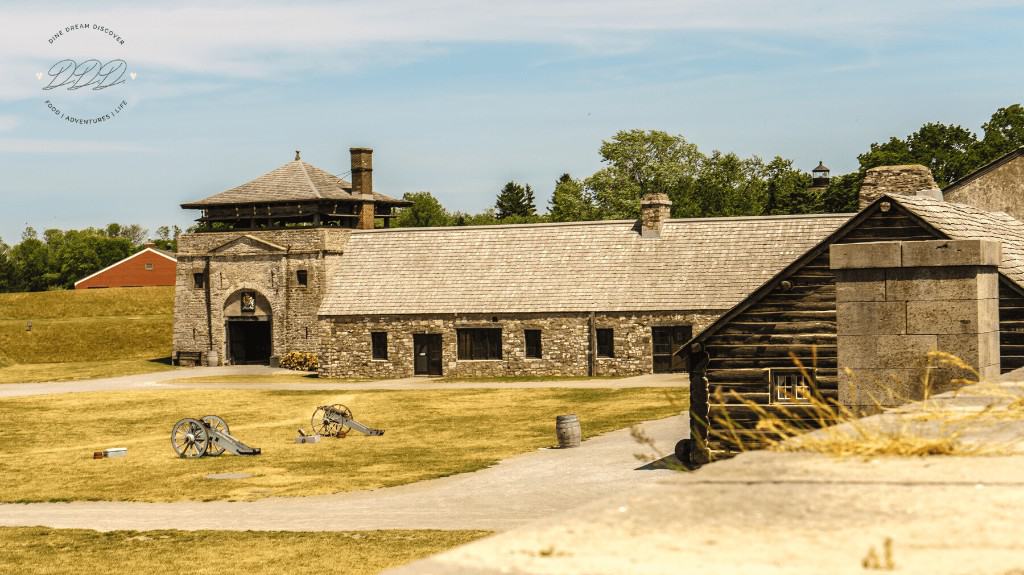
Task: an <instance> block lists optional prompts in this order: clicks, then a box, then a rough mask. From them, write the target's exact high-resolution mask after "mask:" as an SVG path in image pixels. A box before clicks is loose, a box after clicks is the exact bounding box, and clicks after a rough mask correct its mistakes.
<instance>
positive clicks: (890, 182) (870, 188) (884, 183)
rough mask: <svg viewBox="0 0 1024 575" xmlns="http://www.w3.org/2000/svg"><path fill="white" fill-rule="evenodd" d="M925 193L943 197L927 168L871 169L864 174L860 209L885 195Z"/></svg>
mask: <svg viewBox="0 0 1024 575" xmlns="http://www.w3.org/2000/svg"><path fill="white" fill-rule="evenodd" d="M933 190H934V192H932V191H933ZM925 191H928V192H929V195H938V196H939V197H941V192H939V191H938V185H936V183H935V179H934V178H932V171H931V170H929V169H928V168H927V167H925V166H922V165H920V164H907V165H903V166H879V167H877V168H871V169H870V170H868V171H867V173H866V174H864V181H863V182H862V183H861V185H860V207H859V209H862V210H863V209H864V208H865V207H867V205H868V204H870V203H871V202H873V201H875V200H877V199H878V198H880V197H881V196H882V195H884V194H896V195H904V196H914V195H917V194H918V193H920V192H925Z"/></svg>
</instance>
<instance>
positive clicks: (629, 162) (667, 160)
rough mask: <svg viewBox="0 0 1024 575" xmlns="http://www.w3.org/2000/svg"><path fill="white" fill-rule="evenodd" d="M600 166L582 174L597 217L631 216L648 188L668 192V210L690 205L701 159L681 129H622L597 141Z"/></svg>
mask: <svg viewBox="0 0 1024 575" xmlns="http://www.w3.org/2000/svg"><path fill="white" fill-rule="evenodd" d="M600 153H601V160H602V162H603V163H604V164H605V167H604V168H601V169H600V170H598V171H597V172H596V173H595V174H594V175H592V176H590V177H589V178H587V179H586V180H585V181H584V183H585V185H586V187H587V189H588V190H590V192H591V194H592V196H593V198H594V204H595V206H596V210H597V213H596V216H597V217H598V218H599V219H632V218H636V217H638V216H639V214H640V198H641V197H642V196H643V195H644V194H647V193H664V194H668V196H669V198H670V199H671V200H672V202H673V206H672V213H673V215H677V216H680V215H689V214H692V213H693V212H694V211H695V206H694V205H693V204H694V201H693V195H694V192H695V189H694V185H695V180H696V177H697V172H698V170H699V167H700V163H701V160H702V159H703V156H702V154H701V153H700V150H698V149H697V146H695V145H694V144H691V143H689V142H687V141H686V138H684V137H683V136H681V135H676V136H673V135H670V134H668V133H666V132H661V131H658V130H650V131H645V130H624V131H620V132H618V133H616V134H615V136H614V137H612V139H611V140H606V141H604V142H602V144H601V150H600Z"/></svg>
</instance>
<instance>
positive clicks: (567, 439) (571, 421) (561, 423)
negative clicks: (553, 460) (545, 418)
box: [555, 413, 581, 448]
mask: <svg viewBox="0 0 1024 575" xmlns="http://www.w3.org/2000/svg"><path fill="white" fill-rule="evenodd" d="M555 435H557V436H558V446H559V447H563V448H565V447H579V446H580V439H581V432H580V418H578V417H576V414H575V413H571V414H569V415H559V416H558V417H556V418H555Z"/></svg>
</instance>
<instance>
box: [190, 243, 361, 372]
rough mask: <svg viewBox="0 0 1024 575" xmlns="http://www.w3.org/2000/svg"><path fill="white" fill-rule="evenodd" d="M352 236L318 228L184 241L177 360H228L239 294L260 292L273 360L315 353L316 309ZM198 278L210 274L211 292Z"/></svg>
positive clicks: (220, 361) (217, 361) (317, 339)
mask: <svg viewBox="0 0 1024 575" xmlns="http://www.w3.org/2000/svg"><path fill="white" fill-rule="evenodd" d="M349 233H350V232H349V231H348V230H343V229H329V228H317V229H291V230H289V229H284V230H265V231H246V232H205V233H194V234H185V235H183V236H181V237H180V238H179V239H178V254H177V257H178V266H177V278H176V285H175V305H174V335H173V338H174V357H175V358H177V356H178V353H179V352H198V353H201V354H202V358H203V362H204V363H209V362H210V361H209V360H211V359H212V360H213V362H214V363H217V364H220V363H226V362H227V361H229V355H228V348H227V330H226V315H225V310H226V309H227V308H228V307H229V306H230V303H231V301H233V300H232V298H236V297H237V294H238V292H240V291H242V290H251V291H255V292H257V293H259V294H260V295H262V296H263V297H264V298H266V300H267V302H268V303H269V306H270V321H271V333H272V352H271V353H272V355H273V356H280V355H282V354H284V353H287V352H290V351H307V352H315V351H317V349H318V348H319V331H318V330H319V323H318V319H317V315H316V314H317V310H318V308H319V307H320V301H321V300H322V299H323V295H324V293H326V290H327V282H328V278H329V277H330V275H329V273H330V270H331V269H334V268H336V267H337V258H338V257H339V256H340V253H341V251H342V250H343V248H344V245H345V242H346V240H347V238H348V235H349ZM303 269H304V270H306V271H307V278H308V279H307V285H306V286H301V285H299V283H298V278H297V274H296V272H297V271H298V270H303ZM194 273H206V274H208V275H207V282H208V286H209V287H208V289H207V288H203V289H196V288H195V287H194V282H193V274H194ZM228 313H230V312H228ZM211 352H212V353H211Z"/></svg>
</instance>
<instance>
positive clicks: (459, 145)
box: [0, 0, 1024, 242]
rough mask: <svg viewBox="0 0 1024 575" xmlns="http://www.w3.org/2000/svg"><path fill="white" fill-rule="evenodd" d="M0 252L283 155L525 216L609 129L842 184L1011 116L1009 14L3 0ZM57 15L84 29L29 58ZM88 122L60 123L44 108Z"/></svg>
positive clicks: (453, 2) (584, 168) (882, 5)
mask: <svg viewBox="0 0 1024 575" xmlns="http://www.w3.org/2000/svg"><path fill="white" fill-rule="evenodd" d="M0 20H2V21H3V23H4V30H5V33H4V34H3V37H2V38H0V74H2V77H3V78H4V82H3V83H0V197H2V202H3V203H2V209H0V238H3V239H4V240H6V241H8V242H13V241H17V239H18V238H19V236H20V234H21V230H22V228H23V227H24V226H25V225H26V224H29V225H32V226H34V227H36V228H37V229H40V230H42V229H45V228H48V227H84V226H88V225H103V224H105V223H107V222H111V221H119V222H124V223H140V224H142V225H144V226H146V227H148V228H150V229H155V228H156V227H157V226H159V225H162V224H178V225H181V226H183V227H184V226H185V225H187V224H188V223H189V221H190V218H191V217H193V215H192V214H189V213H187V212H184V211H183V210H181V209H180V208H178V204H180V203H181V202H183V201H186V200H190V199H197V198H201V197H204V196H207V195H210V194H213V193H216V192H220V191H222V190H224V189H227V188H230V187H232V186H235V185H237V184H240V183H243V182H245V181H247V180H249V179H252V178H254V177H256V176H258V175H260V174H262V173H264V172H266V171H269V170H271V169H273V168H275V167H277V166H278V165H280V164H282V163H284V162H286V161H288V160H290V159H291V158H292V156H293V154H294V150H295V149H301V150H302V153H303V158H304V159H306V160H307V161H309V162H311V163H313V164H315V165H317V166H320V167H322V168H325V169H327V170H330V171H332V172H334V173H338V174H341V173H344V172H346V171H347V170H348V151H347V150H348V147H349V146H371V147H373V148H374V149H375V172H374V175H375V187H376V188H377V189H378V190H379V191H382V192H384V193H388V194H391V195H395V196H400V195H401V194H402V193H404V192H411V191H419V190H428V191H430V192H432V193H434V194H435V195H436V196H437V197H438V198H440V199H441V200H442V202H443V203H444V204H445V205H446V206H447V207H449V208H451V209H462V210H471V211H477V210H481V209H484V208H485V207H487V206H489V205H491V204H492V203H493V201H494V195H495V193H496V191H497V190H498V189H499V188H500V187H501V185H502V184H503V183H504V182H506V181H508V180H509V179H516V180H520V181H523V182H527V183H530V184H531V185H532V186H533V187H534V188H535V189H536V190H537V193H538V199H539V200H540V201H539V203H540V204H542V205H543V204H546V201H547V198H548V196H549V194H550V191H551V188H552V186H553V183H554V181H555V179H556V178H557V177H558V176H559V175H560V174H561V173H563V172H570V173H572V174H573V175H575V176H585V175H589V174H590V173H592V172H593V171H594V170H596V169H597V168H599V167H600V158H599V156H598V153H597V150H598V147H599V146H600V143H601V141H602V140H603V139H607V138H609V137H611V136H612V135H613V134H614V133H615V132H616V131H617V130H621V129H631V128H645V129H660V130H665V131H669V132H672V133H680V134H683V135H684V136H685V137H686V138H687V139H689V140H690V141H692V142H694V143H696V144H697V145H698V146H700V148H701V149H702V150H705V151H710V150H712V149H721V150H726V151H735V152H737V153H740V154H742V155H750V154H757V155H760V156H762V157H771V156H774V155H776V154H778V155H782V156H785V157H789V158H792V159H794V160H795V161H796V162H797V164H798V165H799V166H801V167H803V168H804V169H808V170H809V169H810V168H812V167H813V166H814V165H816V163H817V162H818V160H824V161H825V163H826V164H828V165H829V166H830V167H832V169H833V171H834V172H835V173H842V172H845V171H849V170H851V169H854V168H855V166H856V156H857V154H858V153H860V152H862V151H864V150H865V149H866V148H867V146H868V145H869V144H870V143H871V142H875V141H881V140H884V139H887V138H888V137H889V136H891V135H898V136H903V135H905V134H906V133H908V132H910V131H913V130H914V129H916V128H917V127H918V126H920V125H921V124H922V123H924V122H927V121H941V122H946V123H956V124H961V125H963V126H965V127H968V128H970V129H973V130H978V129H979V128H980V125H981V123H982V122H984V121H985V120H986V119H987V118H988V116H989V115H990V114H991V113H992V112H993V111H994V110H995V109H996V108H998V107H1000V106H1005V105H1008V104H1011V103H1015V102H1022V101H1024V94H1022V92H1024V75H1022V73H1021V69H1020V65H1019V60H1020V55H1021V54H1022V52H1024V50H1022V48H1024V39H1022V38H1024V35H1021V34H1020V32H1019V31H1020V29H1021V27H1022V24H1024V9H1022V6H1021V2H1010V1H1004V2H986V1H979V2H971V3H964V2H945V1H930V2H923V1H922V2H918V1H904V2H877V1H873V0H865V1H858V2H821V1H817V2H812V1H791V2H777V1H769V0H760V1H758V0H745V1H738V0H718V1H710V0H708V1H700V2H693V1H685V0H676V1H664V2H661V1H654V0H646V1H643V0H642V1H638V2H622V1H607V0H590V1H587V2H583V1H573V2H559V1H555V0H548V1H540V0H536V1H534V0H530V1H524V2H515V3H510V2H500V3H499V2H486V1H483V0H477V1H461V0H450V1H444V2H422V1H421V2H415V1H412V0H398V1H394V2H386V1H381V0H372V1H371V0H365V1H356V2H309V1H302V0H300V1H297V2H287V3H284V2H260V1H254V2H246V3H216V2H202V3H199V2H196V3H190V2H167V3H162V2H148V3H139V2H136V3H117V2H102V3H88V2H76V3H48V2H40V1H37V2H31V3H29V2H24V3H22V2H5V3H4V4H3V5H2V7H0ZM75 22H79V23H90V24H100V25H103V26H106V27H108V28H110V29H112V30H114V31H115V33H116V34H118V35H120V37H121V38H123V39H124V44H123V45H120V44H117V43H115V42H114V41H113V40H112V39H111V37H110V36H108V35H104V34H102V33H99V32H96V31H93V30H91V29H90V30H79V31H73V32H70V33H67V34H65V35H63V36H62V37H60V38H57V39H56V40H55V41H54V42H53V43H52V44H51V43H50V42H49V41H48V40H49V38H50V37H51V36H52V34H53V33H54V32H55V31H56V30H58V29H62V28H64V27H66V26H68V25H70V24H73V23H75ZM87 57H95V58H97V59H111V58H115V57H116V58H122V59H124V60H125V61H126V62H127V63H128V68H129V70H131V71H134V72H136V73H137V78H136V79H135V80H126V82H125V84H122V85H120V86H115V87H113V88H110V89H108V90H104V91H102V92H95V93H93V92H91V91H89V90H85V91H76V92H70V91H66V90H62V89H57V90H52V91H48V92H44V91H43V90H42V89H41V88H42V86H43V85H45V83H46V81H48V80H49V78H48V77H46V78H44V80H43V81H39V80H38V79H37V78H36V76H35V74H36V73H37V72H46V71H47V70H48V69H49V67H50V66H51V65H52V64H53V63H54V62H56V61H58V60H60V59H63V58H74V59H77V60H78V61H80V60H84V59H85V58H87ZM47 99H51V101H53V102H55V103H57V104H58V105H59V107H61V108H62V109H63V110H64V111H66V112H69V113H72V114H74V115H78V116H83V117H89V116H90V115H93V114H95V115H100V114H102V113H103V112H104V111H105V110H109V109H111V108H113V106H114V104H115V103H116V102H118V101H120V100H121V99H124V100H125V101H127V102H128V105H127V108H126V109H125V110H124V112H123V113H122V114H119V115H117V116H115V117H113V118H112V119H111V120H109V121H106V122H103V123H101V124H99V125H88V126H81V125H73V124H68V123H67V122H66V121H62V120H61V119H60V118H58V117H57V116H55V115H54V114H53V113H51V112H50V111H49V110H48V109H47V107H46V104H45V103H44V101H45V100H47Z"/></svg>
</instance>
